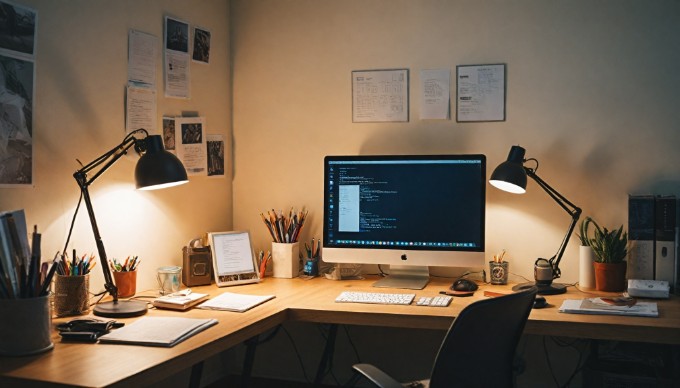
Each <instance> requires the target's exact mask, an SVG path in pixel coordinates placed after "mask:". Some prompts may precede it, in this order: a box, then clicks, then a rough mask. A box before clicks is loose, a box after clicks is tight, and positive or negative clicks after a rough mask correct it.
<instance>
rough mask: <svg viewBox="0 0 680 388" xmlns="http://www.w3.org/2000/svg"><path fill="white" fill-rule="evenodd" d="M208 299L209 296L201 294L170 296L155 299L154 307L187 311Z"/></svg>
mask: <svg viewBox="0 0 680 388" xmlns="http://www.w3.org/2000/svg"><path fill="white" fill-rule="evenodd" d="M206 299H208V294H199V293H198V292H191V293H182V294H178V295H175V294H170V295H164V296H161V297H158V298H156V299H154V300H153V305H154V307H158V308H162V309H173V310H186V309H188V308H191V307H193V306H195V305H197V304H199V303H201V302H203V301H204V300H206Z"/></svg>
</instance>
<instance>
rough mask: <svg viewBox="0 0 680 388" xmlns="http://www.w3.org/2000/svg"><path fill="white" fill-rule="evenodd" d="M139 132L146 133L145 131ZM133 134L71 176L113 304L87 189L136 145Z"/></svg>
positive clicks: (115, 290) (113, 289) (114, 292)
mask: <svg viewBox="0 0 680 388" xmlns="http://www.w3.org/2000/svg"><path fill="white" fill-rule="evenodd" d="M138 131H139V130H138ZM141 131H144V133H146V130H141ZM135 132H137V131H134V132H132V133H130V134H129V135H128V136H126V137H125V139H123V142H122V143H120V144H119V145H118V146H117V147H115V148H113V149H111V150H110V151H108V152H106V153H104V154H103V155H102V156H100V157H98V158H96V159H95V160H93V161H92V162H90V163H88V164H87V165H85V166H83V167H82V168H81V169H80V170H78V171H76V172H75V173H74V174H73V177H74V178H75V180H76V182H78V186H79V187H80V192H81V193H82V195H83V199H84V200H85V207H86V208H87V214H88V216H89V218H90V224H91V225H92V233H93V234H94V240H95V243H96V244H97V253H98V254H99V260H100V262H101V267H102V272H103V273H104V288H105V289H106V291H107V292H108V293H109V294H110V295H111V297H112V298H113V302H114V303H116V302H118V287H116V285H115V284H114V282H113V277H112V276H111V270H110V269H109V260H108V258H107V256H106V249H104V242H103V241H102V237H101V234H100V233H99V227H98V226H97V219H96V218H95V215H94V208H93V207H92V200H91V199H90V191H89V189H88V188H89V186H90V185H91V184H92V182H94V181H95V180H96V179H97V178H98V177H99V176H100V175H101V174H103V173H104V172H105V171H106V170H108V169H109V167H111V166H112V165H113V164H114V163H116V162H117V161H118V159H120V158H121V157H122V156H123V155H125V154H126V153H127V151H128V150H129V149H130V148H131V147H132V146H136V145H137V143H138V140H137V139H136V138H135V137H134V136H132V134H133V133H135ZM147 135H148V134H147ZM102 164H104V165H103V166H102V167H101V168H100V169H99V170H98V171H97V172H96V173H95V174H94V175H93V176H92V177H91V178H90V179H88V178H87V173H88V172H91V171H92V170H93V169H95V168H97V167H99V166H100V165H102Z"/></svg>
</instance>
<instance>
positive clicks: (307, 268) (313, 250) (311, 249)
mask: <svg viewBox="0 0 680 388" xmlns="http://www.w3.org/2000/svg"><path fill="white" fill-rule="evenodd" d="M320 250H321V240H318V241H316V240H315V239H312V245H311V246H310V245H309V244H307V243H305V251H306V252H307V257H306V258H305V263H304V267H303V269H302V273H303V274H305V275H307V276H319V259H320V256H321V253H320Z"/></svg>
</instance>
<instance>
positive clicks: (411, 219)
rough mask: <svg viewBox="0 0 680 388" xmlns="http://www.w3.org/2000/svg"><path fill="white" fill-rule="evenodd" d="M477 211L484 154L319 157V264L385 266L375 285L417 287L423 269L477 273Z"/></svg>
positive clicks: (481, 209) (482, 195)
mask: <svg viewBox="0 0 680 388" xmlns="http://www.w3.org/2000/svg"><path fill="white" fill-rule="evenodd" d="M485 211H486V158H485V156H484V155H360V156H357V155H354V156H327V157H326V158H325V159H324V227H323V242H324V249H323V258H324V261H326V262H331V263H359V264H389V265H390V276H388V277H387V278H385V279H383V280H384V282H387V284H383V283H384V282H383V280H381V281H380V282H379V283H378V284H376V286H378V287H383V286H384V287H397V288H415V289H420V288H423V287H424V286H425V284H427V281H428V277H429V270H428V267H429V266H443V267H483V266H484V243H485ZM404 278H406V279H404Z"/></svg>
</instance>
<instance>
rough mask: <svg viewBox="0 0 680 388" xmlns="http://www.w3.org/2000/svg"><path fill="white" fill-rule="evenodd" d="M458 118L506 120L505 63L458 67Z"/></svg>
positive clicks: (466, 119)
mask: <svg viewBox="0 0 680 388" xmlns="http://www.w3.org/2000/svg"><path fill="white" fill-rule="evenodd" d="M457 81H458V92H457V106H458V110H457V118H456V119H457V121H503V120H505V65H480V66H458V67H457Z"/></svg>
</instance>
